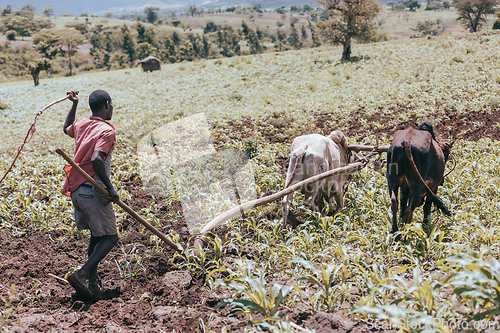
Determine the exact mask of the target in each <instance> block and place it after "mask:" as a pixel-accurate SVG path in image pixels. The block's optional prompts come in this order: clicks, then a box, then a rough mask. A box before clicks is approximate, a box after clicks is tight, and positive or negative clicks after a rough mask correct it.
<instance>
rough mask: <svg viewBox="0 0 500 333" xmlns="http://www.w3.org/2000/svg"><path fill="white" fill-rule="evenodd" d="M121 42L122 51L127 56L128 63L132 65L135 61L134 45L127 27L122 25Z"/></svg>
mask: <svg viewBox="0 0 500 333" xmlns="http://www.w3.org/2000/svg"><path fill="white" fill-rule="evenodd" d="M122 34H123V42H122V49H123V51H125V53H126V54H127V55H128V61H129V62H130V63H133V62H134V60H135V44H134V40H133V39H132V36H131V35H130V31H129V30H128V27H127V26H126V25H125V24H124V25H123V27H122Z"/></svg>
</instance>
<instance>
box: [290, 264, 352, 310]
mask: <svg viewBox="0 0 500 333" xmlns="http://www.w3.org/2000/svg"><path fill="white" fill-rule="evenodd" d="M291 263H295V264H300V265H301V266H302V267H304V268H305V269H306V270H308V272H310V273H312V275H311V276H305V277H301V278H299V281H307V282H309V283H311V284H312V285H313V287H314V288H315V289H316V292H315V293H314V294H313V295H309V294H307V293H305V294H306V298H307V302H304V301H303V303H304V304H305V305H306V306H308V307H309V308H310V309H311V310H312V311H313V312H314V313H316V312H317V311H319V310H321V309H324V310H325V311H326V312H331V311H333V310H334V309H335V308H336V306H338V304H340V305H341V304H342V303H343V302H344V298H345V294H346V293H347V292H348V291H349V289H350V285H349V284H348V283H347V278H348V277H349V275H350V273H349V272H348V271H347V266H346V265H344V264H339V265H336V264H321V266H320V268H319V269H318V268H316V267H315V266H314V265H313V264H312V263H311V262H310V261H308V260H305V259H302V258H295V259H293V260H292V261H291ZM296 289H297V290H298V292H299V293H301V294H302V292H301V291H300V289H299V288H298V287H296Z"/></svg>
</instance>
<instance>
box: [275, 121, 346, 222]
mask: <svg viewBox="0 0 500 333" xmlns="http://www.w3.org/2000/svg"><path fill="white" fill-rule="evenodd" d="M291 150H292V152H291V154H290V163H289V165H288V171H287V174H286V182H285V188H287V187H289V186H293V185H294V184H296V183H298V182H300V181H302V180H305V179H307V178H309V177H312V176H316V175H318V174H320V173H323V172H326V171H329V170H332V169H335V168H339V167H343V166H345V165H347V164H349V160H350V157H351V154H350V151H349V148H348V144H347V139H346V137H345V135H344V134H343V133H342V132H341V131H333V132H332V133H331V134H330V135H329V136H328V137H325V136H323V135H320V134H309V135H302V136H299V137H297V138H296V139H295V140H293V143H292V149H291ZM348 177H349V175H348V174H339V175H334V176H331V177H328V178H326V179H324V180H321V181H318V182H314V183H309V184H307V185H305V186H303V187H302V188H301V190H300V191H301V193H302V194H304V197H305V199H307V198H308V197H311V209H313V210H315V211H321V210H322V209H323V208H324V201H323V200H326V201H327V202H328V203H333V201H334V200H335V201H336V204H337V207H336V211H339V210H340V209H341V208H342V207H343V204H344V202H343V196H344V184H345V183H346V181H347V179H348ZM292 197H293V193H291V194H288V195H286V196H285V197H284V198H283V201H282V207H283V228H284V227H286V224H287V220H288V218H290V221H291V222H292V226H293V227H296V226H297V224H298V223H299V222H298V221H297V219H296V218H295V216H293V214H291V213H290V201H291V199H292ZM289 214H290V216H289Z"/></svg>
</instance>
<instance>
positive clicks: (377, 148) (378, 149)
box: [349, 145, 389, 153]
mask: <svg viewBox="0 0 500 333" xmlns="http://www.w3.org/2000/svg"><path fill="white" fill-rule="evenodd" d="M349 149H350V150H353V151H356V152H357V151H375V152H377V153H386V152H387V151H388V150H389V146H365V145H349Z"/></svg>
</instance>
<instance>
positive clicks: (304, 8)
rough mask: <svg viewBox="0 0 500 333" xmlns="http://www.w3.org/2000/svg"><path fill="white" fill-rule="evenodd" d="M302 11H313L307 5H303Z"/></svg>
mask: <svg viewBox="0 0 500 333" xmlns="http://www.w3.org/2000/svg"><path fill="white" fill-rule="evenodd" d="M302 10H303V11H304V12H306V13H307V12H310V11H311V10H313V9H312V7H311V6H309V5H308V4H305V5H304V7H302Z"/></svg>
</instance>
